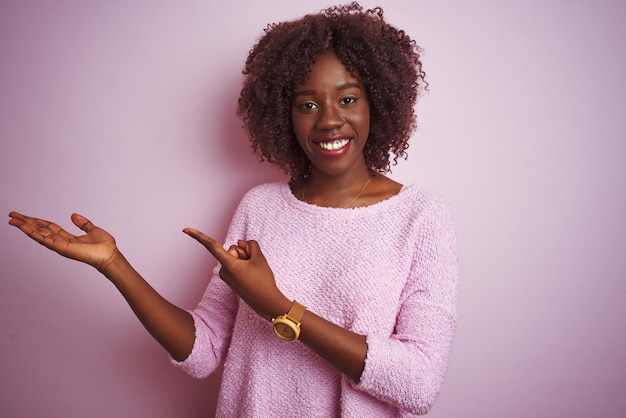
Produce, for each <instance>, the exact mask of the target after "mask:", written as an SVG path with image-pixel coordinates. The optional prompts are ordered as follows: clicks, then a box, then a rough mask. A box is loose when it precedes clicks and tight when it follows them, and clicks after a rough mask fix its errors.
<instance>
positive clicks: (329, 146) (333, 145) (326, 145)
mask: <svg viewBox="0 0 626 418" xmlns="http://www.w3.org/2000/svg"><path fill="white" fill-rule="evenodd" d="M348 142H350V140H348V139H337V140H335V141H331V142H320V143H319V146H320V148H322V149H325V150H327V151H336V150H338V149H341V148H343V147H345V146H346V145H348Z"/></svg>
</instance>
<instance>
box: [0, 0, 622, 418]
mask: <svg viewBox="0 0 626 418" xmlns="http://www.w3.org/2000/svg"><path fill="white" fill-rule="evenodd" d="M328 4H331V2H328V1H325V2H318V3H316V4H315V5H312V4H311V2H306V3H305V2H294V1H291V0H272V1H263V2H253V1H249V2H243V1H238V0H230V1H225V2H221V1H220V2H217V1H216V2H208V1H204V2H202V1H178V2H153V1H147V0H142V1H133V2H122V1H109V2H106V1H90V2H85V1H77V0H73V1H72V0H64V1H54V2H49V1H43V0H41V1H18V0H4V1H2V3H0V54H1V55H0V56H1V62H0V137H1V138H2V148H1V151H0V212H2V213H5V214H6V213H8V212H9V211H10V210H13V209H15V210H19V211H22V212H24V213H28V214H32V215H36V216H41V217H47V218H50V219H52V220H55V221H56V222H58V223H59V224H61V225H63V226H65V227H67V228H69V229H71V230H74V229H73V227H72V226H71V224H70V221H69V215H70V214H71V213H72V212H73V211H76V212H80V213H83V214H85V215H87V216H89V217H90V218H91V219H92V220H93V221H94V222H95V223H97V224H99V225H102V226H104V227H105V228H107V229H108V230H109V231H110V232H111V233H113V234H114V235H115V236H116V238H117V240H118V243H119V245H120V247H121V248H122V250H123V251H124V252H125V254H126V255H127V257H128V258H129V259H130V260H132V262H133V263H134V265H135V266H136V267H137V268H138V270H139V271H141V272H142V273H143V274H144V276H145V277H146V278H147V279H148V280H149V281H150V283H152V284H153V286H154V287H155V288H157V290H159V291H160V292H162V293H163V294H164V295H165V296H166V297H168V298H169V299H170V300H172V301H173V302H174V303H176V304H179V305H180V306H183V307H193V306H194V305H195V303H196V302H197V301H198V298H199V297H200V294H201V292H202V290H203V288H204V287H205V286H206V284H207V282H208V279H209V274H210V271H211V269H212V267H213V266H214V261H213V260H212V259H211V257H210V256H209V255H208V254H207V253H206V251H204V249H203V248H202V247H200V246H199V245H198V244H196V243H195V242H193V241H192V240H191V239H189V238H188V237H186V236H185V235H184V234H182V233H181V232H180V231H181V229H182V228H183V227H185V226H194V227H197V228H200V229H202V230H204V231H206V232H207V233H210V234H213V235H214V236H216V237H218V238H220V239H221V238H223V236H224V233H225V231H226V227H227V224H228V221H229V218H230V214H231V212H232V210H233V209H234V207H235V205H236V204H237V202H238V200H239V199H240V197H241V195H242V194H243V193H244V191H245V190H247V189H248V188H249V187H251V186H252V185H255V184H257V183H260V182H264V181H269V180H275V179H280V178H283V177H282V174H281V173H280V172H277V171H276V170H274V169H272V168H271V167H268V166H260V165H257V159H256V157H253V156H250V153H249V148H248V144H247V142H246V141H247V140H246V138H245V135H244V133H243V132H242V130H241V128H240V122H239V120H238V119H236V117H235V116H234V109H235V102H236V98H237V95H238V90H239V83H240V69H241V66H242V64H243V62H244V60H245V57H246V55H247V51H248V50H249V48H250V47H251V46H252V44H253V42H254V41H255V39H256V38H257V37H258V36H259V35H260V34H261V31H262V29H263V28H264V27H265V25H266V24H267V23H268V22H273V21H278V20H283V19H288V18H292V17H296V16H300V15H302V14H304V13H307V12H315V11H318V10H319V9H320V8H322V7H323V6H326V5H328ZM363 4H364V5H366V6H374V5H377V4H380V5H382V6H383V7H384V9H385V13H386V15H387V17H388V19H389V20H390V21H391V22H392V23H394V24H396V25H397V26H399V27H401V28H404V29H405V30H406V31H407V32H408V33H409V34H411V35H412V36H413V37H414V38H415V39H417V40H418V41H419V43H420V44H421V45H423V47H424V48H425V54H424V61H425V66H426V70H427V72H428V79H429V81H430V83H431V93H430V94H428V95H427V96H426V97H425V98H423V100H422V101H421V102H420V104H419V106H418V110H419V117H420V125H421V127H420V130H419V131H418V132H417V133H416V135H415V138H414V141H413V143H412V146H411V148H410V149H409V151H410V156H409V159H408V161H402V162H401V164H400V165H399V166H398V167H397V168H396V169H395V170H394V172H393V175H392V177H393V178H395V179H397V180H398V181H401V182H403V183H405V184H409V183H418V184H421V185H423V186H424V187H426V188H430V189H434V190H436V191H437V192H439V194H441V195H442V196H443V197H444V198H445V199H447V200H448V201H449V202H450V203H451V205H452V207H453V210H454V213H455V217H456V220H457V226H458V235H459V248H460V262H461V271H462V276H461V281H460V300H459V313H460V321H459V327H458V336H457V339H456V343H455V346H454V349H453V353H452V358H451V364H450V369H449V373H448V377H447V380H446V382H445V385H444V387H443V390H442V392H441V396H440V398H439V401H438V403H437V405H436V406H435V408H434V409H433V411H432V412H431V414H430V416H432V417H461V416H463V417H470V418H471V417H483V418H484V417H494V418H496V417H498V418H501V417H507V418H518V417H581V418H583V417H584V418H588V417H616V418H617V417H623V416H624V411H626V397H625V396H624V393H625V392H626V360H624V357H625V355H626V326H625V325H624V319H625V317H626V304H625V303H624V302H623V299H624V295H626V281H625V279H626V257H625V256H624V250H623V242H624V236H625V233H626V222H625V221H626V192H625V186H626V184H625V164H624V156H625V152H624V151H625V146H624V132H625V131H626V117H625V109H626V83H625V81H624V67H625V65H626V54H625V51H626V48H625V47H624V43H625V41H626V25H624V16H626V3H624V2H622V1H617V0H616V1H574V2H573V1H565V0H562V1H556V0H553V1H537V0H535V1H527V2H513V1H508V2H502V1H495V0H493V1H489V0H478V1H469V2H466V1H461V0H458V1H439V2H434V1H428V2H427V1H413V0H405V1H385V0H380V1H377V2H373V1H369V0H368V1H364V2H363ZM398 94H402V92H398ZM5 219H6V218H5ZM0 266H1V270H0V274H1V280H0V350H1V355H0V416H2V417H42V416H46V417H65V418H72V417H87V416H88V417H103V418H104V417H107V418H108V417H114V416H118V417H151V418H160V417H163V418H165V417H168V418H169V417H200V416H211V415H212V411H213V410H214V406H215V399H216V396H217V394H216V392H217V388H218V382H219V376H215V377H211V378H209V379H207V380H201V381H197V380H193V379H191V378H189V377H187V376H185V375H184V374H183V373H182V372H180V371H178V370H177V369H175V368H173V367H172V366H170V365H169V363H168V360H167V358H166V355H165V352H164V351H163V350H162V349H161V348H160V347H159V346H158V345H157V344H156V343H155V342H153V341H152V339H151V337H150V336H149V335H148V334H147V333H146V332H145V331H144V330H143V328H142V327H141V325H140V324H139V323H138V321H137V320H136V319H135V318H134V316H133V315H132V313H131V311H130V309H129V308H128V307H127V306H126V304H125V302H124V301H123V299H122V298H121V297H120V296H119V295H118V294H117V292H116V290H115V289H114V287H113V286H112V285H111V284H110V283H108V282H107V281H106V279H104V278H102V277H101V276H100V275H99V274H98V273H97V272H96V271H95V270H93V269H91V268H90V267H88V266H85V265H81V264H78V263H74V262H70V261H68V260H65V259H62V258H60V257H58V256H56V255H54V254H52V253H49V252H47V251H44V249H43V248H41V247H39V246H38V245H37V244H35V243H33V242H32V241H30V240H29V239H27V238H26V237H24V236H22V235H21V234H20V233H19V231H17V230H15V229H12V228H11V227H9V226H8V225H6V224H4V226H0Z"/></svg>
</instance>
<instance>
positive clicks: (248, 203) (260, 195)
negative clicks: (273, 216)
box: [239, 181, 289, 211]
mask: <svg viewBox="0 0 626 418" xmlns="http://www.w3.org/2000/svg"><path fill="white" fill-rule="evenodd" d="M285 190H289V185H288V184H287V183H286V182H280V181H279V182H272V183H263V184H259V185H257V186H254V187H252V188H251V189H250V190H248V191H247V192H246V193H245V194H244V196H243V197H242V198H241V201H240V202H239V211H242V210H243V211H247V210H250V209H256V208H258V207H264V208H267V207H269V206H271V205H280V204H282V203H281V202H284V200H285Z"/></svg>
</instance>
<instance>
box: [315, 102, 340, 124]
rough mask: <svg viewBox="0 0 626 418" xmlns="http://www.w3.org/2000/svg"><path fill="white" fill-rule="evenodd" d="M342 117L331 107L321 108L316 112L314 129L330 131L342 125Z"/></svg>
mask: <svg viewBox="0 0 626 418" xmlns="http://www.w3.org/2000/svg"><path fill="white" fill-rule="evenodd" d="M343 122H344V120H343V116H342V115H341V112H340V110H339V109H337V108H336V107H335V106H332V105H326V106H322V107H321V108H320V111H319V112H318V118H317V123H316V127H317V128H318V129H323V130H332V129H335V128H338V127H340V126H341V125H343Z"/></svg>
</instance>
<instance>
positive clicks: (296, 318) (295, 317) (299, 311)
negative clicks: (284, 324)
mask: <svg viewBox="0 0 626 418" xmlns="http://www.w3.org/2000/svg"><path fill="white" fill-rule="evenodd" d="M305 311H306V307H305V306H304V305H302V304H300V303H298V302H296V301H295V300H294V301H293V303H292V304H291V308H289V312H287V318H288V319H290V320H291V321H293V322H295V323H296V324H299V323H300V322H302V317H303V316H304V312H305Z"/></svg>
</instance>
